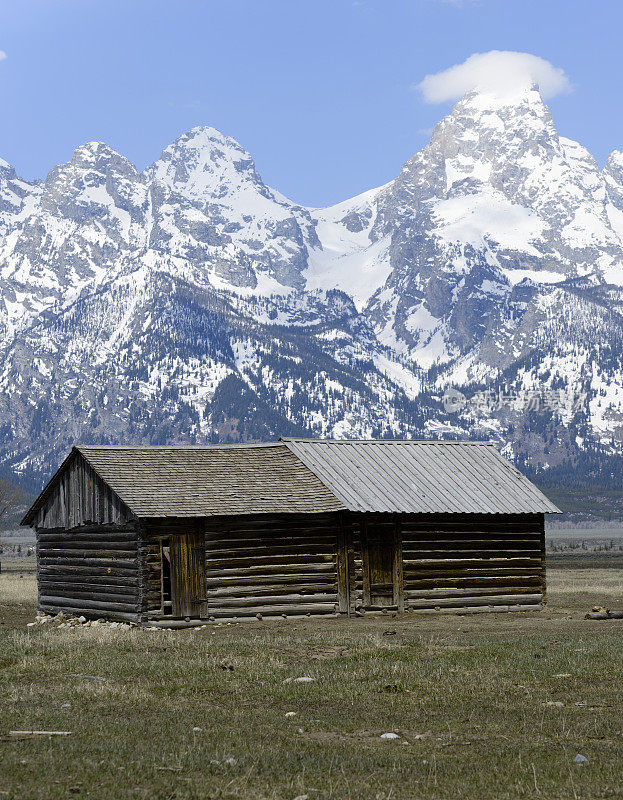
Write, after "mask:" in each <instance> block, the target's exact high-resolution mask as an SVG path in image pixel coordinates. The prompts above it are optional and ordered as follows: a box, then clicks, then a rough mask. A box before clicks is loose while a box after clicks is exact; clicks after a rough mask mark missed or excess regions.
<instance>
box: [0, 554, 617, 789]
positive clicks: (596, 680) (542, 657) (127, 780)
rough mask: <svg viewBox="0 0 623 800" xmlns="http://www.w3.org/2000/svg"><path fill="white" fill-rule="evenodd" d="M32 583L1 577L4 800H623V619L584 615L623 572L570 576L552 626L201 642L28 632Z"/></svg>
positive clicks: (563, 572)
mask: <svg viewBox="0 0 623 800" xmlns="http://www.w3.org/2000/svg"><path fill="white" fill-rule="evenodd" d="M19 574H20V573H19V572H7V573H5V574H3V575H0V798H4V797H7V798H28V799H29V800H34V799H35V798H45V800H54V799H55V798H87V797H89V798H96V799H97V800H109V799H110V800H118V799H119V798H149V799H150V800H176V799H179V800H181V798H197V800H199V798H202V799H203V798H277V799H279V800H281V798H285V799H286V800H295V798H301V797H304V796H307V798H308V800H322V799H323V798H352V800H367V799H368V798H370V799H371V800H400V799H401V798H405V799H406V798H437V799H438V800H449V798H465V799H466V800H480V798H491V799H492V800H493V798H495V800H500V799H501V798H541V800H543V799H544V798H547V800H551V799H552V798H578V799H579V798H582V799H584V798H614V797H620V796H622V795H623V769H622V764H623V739H622V730H621V727H622V721H623V701H622V698H621V686H622V685H623V620H609V621H599V622H597V621H588V620H584V619H583V616H584V613H585V612H586V610H587V609H588V608H589V607H590V606H591V605H593V604H594V603H599V604H603V605H607V606H612V607H619V608H621V607H623V576H622V575H621V573H620V571H619V570H617V569H590V568H587V569H578V570H576V569H552V570H551V571H550V574H549V605H548V609H547V610H546V611H544V612H540V613H539V612H530V613H524V614H499V615H489V614H478V615H471V616H463V617H456V616H445V615H444V616H442V615H439V616H437V615H430V616H423V617H413V616H411V617H406V618H402V619H398V618H391V617H389V618H375V619H357V620H353V621H351V622H348V621H344V620H336V619H331V620H321V621H312V620H309V621H308V620H306V621H304V622H298V621H290V622H281V623H266V622H254V623H245V624H240V625H229V626H222V627H216V628H212V629H209V630H207V631H201V632H195V631H180V632H169V631H158V632H156V631H147V630H111V629H98V628H84V629H83V628H78V629H61V630H46V629H41V628H26V627H25V623H26V622H27V621H30V620H31V619H32V618H33V615H34V608H35V583H34V578H33V576H32V574H28V573H22V574H23V577H21V578H20V577H19ZM303 676H305V677H311V678H313V679H314V680H313V681H311V682H307V683H296V682H288V683H285V682H284V681H286V680H287V679H288V678H297V677H303ZM290 712H295V713H294V714H293V715H292V714H291V713H290ZM24 729H28V730H30V729H46V730H64V731H71V735H70V736H66V737H52V738H47V737H46V738H37V739H23V740H15V739H12V738H10V737H9V736H8V733H9V731H11V730H24ZM387 732H392V733H396V734H398V737H399V738H397V739H389V740H388V739H382V738H380V737H381V734H383V733H387ZM578 753H581V754H582V755H584V756H585V757H586V758H587V759H588V762H587V763H586V764H584V765H578V764H575V763H574V761H573V759H574V757H575V756H576V754H578Z"/></svg>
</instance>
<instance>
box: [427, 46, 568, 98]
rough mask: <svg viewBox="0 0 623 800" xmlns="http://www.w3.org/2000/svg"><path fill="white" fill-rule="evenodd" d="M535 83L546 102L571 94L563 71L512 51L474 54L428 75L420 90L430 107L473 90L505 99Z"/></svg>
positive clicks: (542, 61) (540, 59)
mask: <svg viewBox="0 0 623 800" xmlns="http://www.w3.org/2000/svg"><path fill="white" fill-rule="evenodd" d="M533 83H536V84H537V85H538V87H539V89H540V90H541V94H542V95H543V97H544V98H546V99H547V98H548V97H554V96H555V95H557V94H561V93H563V92H569V91H571V83H570V82H569V78H568V77H567V76H566V75H565V73H564V70H562V69H559V68H558V67H554V66H553V65H552V64H550V62H549V61H546V60H545V59H544V58H539V56H533V55H531V54H530V53H516V52H513V51H511V50H490V51H489V52H488V53H474V55H471V56H470V57H469V58H468V59H466V60H465V61H464V62H463V63H462V64H455V65H454V66H453V67H449V68H448V69H444V70H443V71H442V72H437V73H436V74H435V75H427V76H426V77H425V78H424V80H423V81H422V82H421V83H419V84H418V85H417V88H418V89H419V90H420V91H421V92H422V95H423V97H424V100H425V101H426V102H427V103H444V102H446V101H447V100H457V99H458V98H460V97H463V95H464V94H465V93H466V92H469V91H471V90H472V89H478V90H480V91H484V92H490V93H493V94H496V95H500V96H505V95H508V94H511V93H513V92H516V91H518V90H520V89H522V88H524V87H527V86H530V85H531V84H533Z"/></svg>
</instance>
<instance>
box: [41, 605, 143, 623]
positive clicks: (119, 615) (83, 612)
mask: <svg viewBox="0 0 623 800" xmlns="http://www.w3.org/2000/svg"><path fill="white" fill-rule="evenodd" d="M38 609H39V611H45V612H46V613H50V614H56V613H58V612H60V611H62V612H63V613H65V614H73V615H74V616H76V617H79V616H85V617H87V618H88V619H110V620H122V621H127V622H137V621H138V616H139V615H138V614H137V613H127V612H123V611H111V610H104V611H105V613H95V610H93V609H88V608H83V606H75V607H72V606H63V607H62V608H61V607H60V606H58V605H52V604H49V603H39V605H38Z"/></svg>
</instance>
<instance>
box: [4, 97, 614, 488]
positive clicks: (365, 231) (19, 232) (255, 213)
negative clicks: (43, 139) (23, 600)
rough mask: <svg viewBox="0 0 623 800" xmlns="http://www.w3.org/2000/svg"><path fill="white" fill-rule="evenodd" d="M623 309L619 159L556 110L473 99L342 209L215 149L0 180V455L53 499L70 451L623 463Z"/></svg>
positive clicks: (98, 154)
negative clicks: (584, 143)
mask: <svg viewBox="0 0 623 800" xmlns="http://www.w3.org/2000/svg"><path fill="white" fill-rule="evenodd" d="M621 286H623V156H622V155H621V153H619V152H616V151H615V152H614V153H613V154H612V155H611V157H610V158H609V159H608V162H607V164H606V166H605V168H604V170H603V171H600V169H599V167H598V165H597V164H596V162H595V161H594V159H593V158H592V157H591V156H590V154H589V153H588V152H587V151H586V150H584V149H583V148H582V147H580V146H579V145H578V144H576V143H574V142H571V141H570V140H567V139H564V138H562V137H560V136H559V135H558V133H557V131H556V128H555V125H554V122H553V120H552V117H551V114H550V112H549V110H548V108H547V107H546V106H545V104H544V103H543V101H542V99H541V97H540V95H539V92H538V90H537V89H536V88H535V87H528V88H526V89H525V90H523V91H521V92H517V93H515V94H514V95H513V96H510V97H509V96H505V97H500V96H495V95H491V94H482V93H471V94H469V95H467V96H466V97H465V98H463V100H461V101H460V102H459V103H458V104H457V105H456V107H455V108H454V110H453V112H452V113H451V114H450V115H448V116H447V117H446V118H445V119H444V120H442V121H441V122H440V123H439V124H438V125H437V126H436V128H435V129H434V132H433V135H432V137H431V140H430V143H429V144H428V145H427V146H426V147H425V148H424V149H423V150H422V151H421V152H420V153H418V154H416V155H415V156H414V157H413V158H412V159H410V160H409V161H408V162H407V163H406V164H405V165H404V166H403V168H402V170H401V171H400V173H399V175H398V176H397V178H396V179H395V180H394V181H392V182H390V183H388V184H386V185H385V186H383V187H380V188H379V189H374V190H371V191H369V192H366V193H364V194H363V195H360V196H359V197H356V198H353V199H352V200H347V201H345V202H343V203H340V204H338V205H337V206H333V207H331V208H326V209H307V208H302V207H301V206H298V205H297V204H295V203H293V202H291V201H290V200H288V199H287V198H285V197H283V196H282V195H280V194H279V193H278V192H276V191H275V190H273V189H271V188H269V187H267V186H266V185H265V184H264V183H263V181H262V179H261V177H260V176H259V175H258V173H257V170H256V168H255V165H254V163H253V160H252V158H251V156H250V155H249V154H248V153H247V152H246V151H245V150H244V149H243V148H242V147H241V146H240V145H239V144H238V143H237V142H235V141H234V140H233V139H231V138H229V137H226V136H224V135H222V134H220V133H219V132H218V131H216V130H214V129H212V128H196V129H193V130H192V131H190V132H189V133H187V134H185V135H183V136H181V137H180V138H179V139H178V140H177V141H176V142H174V143H173V144H172V145H170V146H169V147H168V148H166V149H165V150H164V152H163V153H162V155H161V157H160V158H159V159H158V160H157V161H156V162H155V163H154V164H153V165H152V166H151V167H149V168H148V169H147V170H145V172H144V173H142V174H141V173H138V172H137V170H136V169H135V168H134V166H133V165H132V164H130V162H128V161H127V160H126V159H125V158H123V157H122V156H120V155H119V154H117V153H115V152H114V151H113V150H111V149H110V148H109V147H107V146H106V145H104V144H101V143H93V142H92V143H88V144H86V145H83V146H82V147H80V148H78V149H77V150H76V152H75V153H74V155H73V157H72V160H71V161H70V162H69V163H68V164H63V165H60V166H58V167H56V168H54V169H53V170H52V171H51V172H50V174H49V175H48V177H47V179H46V180H45V182H44V183H28V182H25V181H22V180H20V179H19V178H18V177H17V175H16V174H15V172H14V170H13V169H12V168H11V167H10V166H9V165H8V164H6V163H5V162H2V163H0V352H1V353H2V368H1V372H0V456H1V458H2V460H3V462H4V468H5V469H12V470H14V471H18V472H22V473H27V474H30V475H32V476H33V477H34V478H35V479H38V478H39V477H40V476H42V475H44V474H46V473H47V472H49V470H50V468H51V466H52V465H53V463H54V462H55V461H56V460H58V458H59V456H60V454H61V452H62V451H63V450H64V449H66V448H67V447H68V446H69V445H70V443H71V442H72V441H75V440H80V441H83V442H86V441H100V442H120V441H122V442H127V441H135V442H137V443H138V442H140V443H148V442H154V443H155V442H165V441H173V440H175V441H217V440H238V439H249V438H269V437H273V436H276V435H278V434H281V433H292V432H297V433H307V434H308V435H322V436H335V437H341V436H375V437H376V436H431V435H453V436H454V435H456V436H465V435H468V436H479V437H482V436H487V437H489V438H495V439H496V440H497V441H499V443H500V444H501V445H502V446H504V447H506V450H507V452H508V453H509V454H510V455H512V456H514V457H516V458H517V459H518V460H519V461H521V462H522V463H528V464H529V465H532V466H534V467H535V468H537V467H538V468H541V469H548V468H552V467H554V466H555V465H558V464H561V463H563V462H565V463H567V462H568V463H570V464H571V463H574V464H578V463H580V461H581V458H582V454H587V453H591V454H593V453H598V454H599V456H600V457H601V456H604V457H605V456H607V454H609V453H611V454H615V453H619V452H620V450H621V440H622V439H623V435H622V434H623V428H622V427H621V419H622V417H621V414H622V407H621V403H622V402H623V388H621V387H622V383H621V381H622V377H623V371H622V364H621V359H622V355H623V350H622V348H621V339H622V324H621V323H622V319H623V318H622V316H621V308H622V306H623V297H622V291H623V290H622V288H621ZM444 395H445V396H446V402H445V403H444V401H443V398H444ZM452 397H454V400H452ZM457 398H458V400H457Z"/></svg>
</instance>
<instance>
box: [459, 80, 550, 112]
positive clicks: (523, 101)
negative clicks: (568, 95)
mask: <svg viewBox="0 0 623 800" xmlns="http://www.w3.org/2000/svg"><path fill="white" fill-rule="evenodd" d="M506 108H512V109H517V110H523V111H531V112H533V113H534V112H536V113H538V114H542V113H543V112H545V113H547V114H548V115H549V108H548V107H547V105H546V103H545V101H544V100H543V97H542V95H541V92H540V90H539V87H538V85H537V84H536V83H526V84H524V85H519V86H517V85H514V86H512V87H510V88H508V89H506V90H501V89H500V90H497V89H496V90H494V89H491V88H475V89H472V90H471V91H469V92H467V93H466V94H465V95H463V97H462V98H461V100H459V102H458V103H457V104H456V105H455V107H454V109H455V110H458V111H459V112H460V111H465V110H467V109H471V110H473V111H480V112H487V111H499V110H501V109H506Z"/></svg>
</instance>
